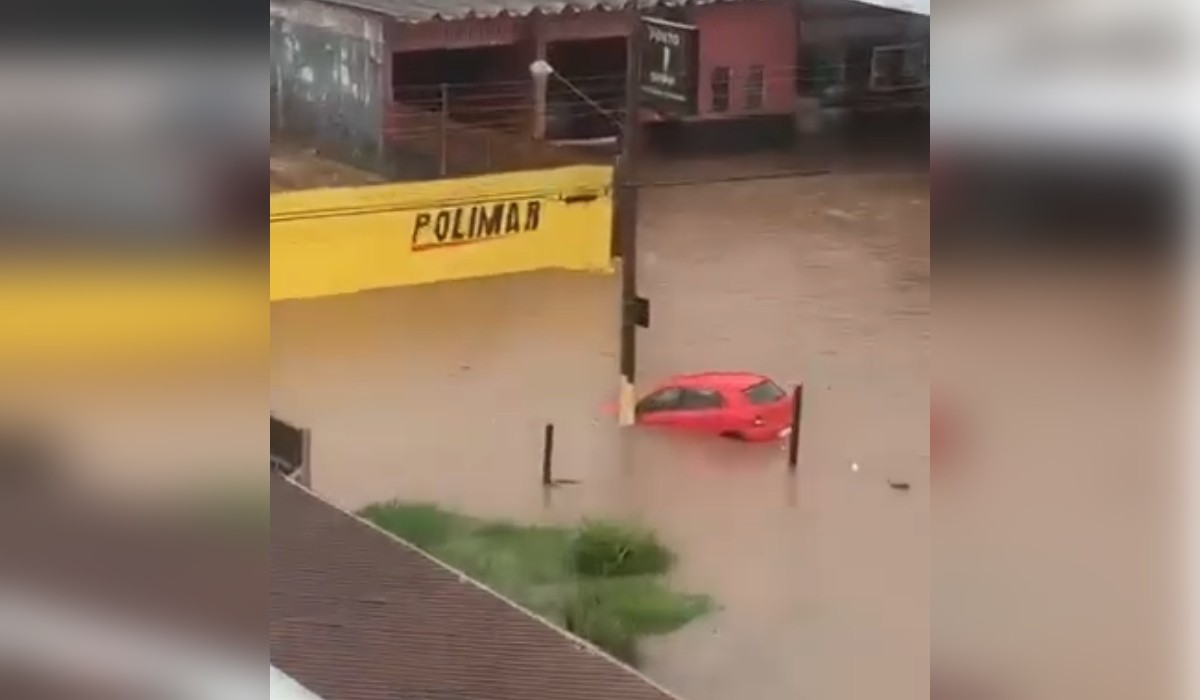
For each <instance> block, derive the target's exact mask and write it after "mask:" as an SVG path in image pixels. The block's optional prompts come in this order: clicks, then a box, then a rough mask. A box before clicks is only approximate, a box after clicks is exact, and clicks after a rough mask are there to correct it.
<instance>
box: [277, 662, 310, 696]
mask: <svg viewBox="0 0 1200 700" xmlns="http://www.w3.org/2000/svg"><path fill="white" fill-rule="evenodd" d="M270 700H322V698H321V696H320V695H317V694H316V693H314V692H312V691H311V690H309V689H308V688H305V687H304V686H302V685H300V682H299V681H297V680H296V679H294V678H292V677H291V676H289V675H288V674H286V673H284V672H283V671H280V670H279V669H277V668H275V667H274V666H271V695H270Z"/></svg>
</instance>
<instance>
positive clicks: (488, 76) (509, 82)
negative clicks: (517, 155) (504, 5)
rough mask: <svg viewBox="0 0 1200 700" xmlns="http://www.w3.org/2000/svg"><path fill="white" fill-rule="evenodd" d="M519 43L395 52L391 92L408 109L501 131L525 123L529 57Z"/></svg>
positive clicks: (516, 127)
mask: <svg viewBox="0 0 1200 700" xmlns="http://www.w3.org/2000/svg"><path fill="white" fill-rule="evenodd" d="M522 58H523V56H522V53H521V51H519V50H518V48H517V47H516V46H489V47H482V48H472V49H456V50H453V51H405V52H397V53H394V54H392V97H393V99H394V100H395V101H396V102H398V103H400V104H402V105H403V106H405V107H407V108H410V109H422V110H426V111H430V112H440V111H441V109H442V106H443V104H444V105H446V107H447V108H448V110H449V114H448V116H449V118H450V119H451V120H453V121H455V122H459V123H465V124H474V125H478V126H483V127H487V128H491V129H495V130H498V131H510V130H519V129H520V128H521V127H522V125H524V124H525V123H526V122H527V114H528V104H529V97H528V96H529V94H530V90H531V89H532V86H531V78H530V75H529V66H528V61H525V60H522Z"/></svg>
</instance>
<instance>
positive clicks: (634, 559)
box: [571, 521, 675, 577]
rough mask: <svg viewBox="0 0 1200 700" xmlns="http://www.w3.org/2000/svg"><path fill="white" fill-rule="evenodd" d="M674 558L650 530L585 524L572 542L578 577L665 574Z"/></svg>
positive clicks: (598, 523) (572, 554)
mask: <svg viewBox="0 0 1200 700" xmlns="http://www.w3.org/2000/svg"><path fill="white" fill-rule="evenodd" d="M674 564H675V558H674V556H673V555H672V553H671V551H670V550H669V549H667V548H666V547H665V546H664V545H663V544H662V543H661V542H659V541H658V537H657V536H655V534H654V533H653V532H651V531H649V530H643V529H639V528H633V527H628V526H625V525H618V524H614V523H606V522H596V521H592V522H587V523H585V524H584V525H583V527H581V528H580V529H579V531H578V532H577V533H576V534H575V538H574V540H573V541H572V543H571V566H572V568H573V569H574V571H575V573H577V574H579V575H580V576H593V577H619V576H644V575H655V574H665V573H667V572H668V571H670V570H671V567H672V566H674Z"/></svg>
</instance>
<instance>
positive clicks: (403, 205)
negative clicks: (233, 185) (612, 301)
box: [271, 166, 613, 301]
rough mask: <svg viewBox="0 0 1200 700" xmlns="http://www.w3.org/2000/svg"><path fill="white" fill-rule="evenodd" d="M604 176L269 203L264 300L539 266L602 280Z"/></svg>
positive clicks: (290, 196) (324, 193) (519, 179)
mask: <svg viewBox="0 0 1200 700" xmlns="http://www.w3.org/2000/svg"><path fill="white" fill-rule="evenodd" d="M612 208H613V207H612V168H610V167H607V166H573V167H567V168H559V169H554V170H540V171H529V172H514V173H502V174H499V175H487V176H483V177H474V178H463V179H456V180H439V181H433V182H415V183H403V184H389V185H373V186H368V187H346V188H334V189H320V190H301V191H296V192H284V193H280V194H274V195H272V196H271V300H272V301H280V300H287V299H305V298H312V297H322V296H332V295H335V294H346V293H350V292H358V291H363V290H368V289H379V288H385V287H398V286H405V285H414V284H426V283H430V282H443V281H448V280H459V279H467V278H472V277H487V276H491V275H501V274H507V273H512V272H527V271H532V270H543V269H564V270H580V271H591V272H603V273H608V272H611V271H612V260H611V254H610V251H611V246H610V238H611V235H612Z"/></svg>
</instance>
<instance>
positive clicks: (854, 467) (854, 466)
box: [850, 462, 858, 472]
mask: <svg viewBox="0 0 1200 700" xmlns="http://www.w3.org/2000/svg"><path fill="white" fill-rule="evenodd" d="M850 471H852V472H856V471H858V462H851V463H850Z"/></svg>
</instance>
